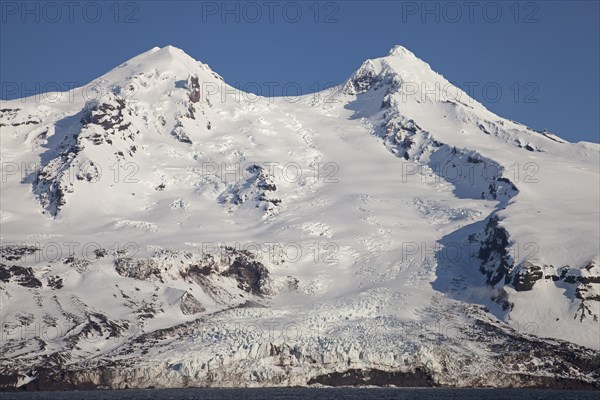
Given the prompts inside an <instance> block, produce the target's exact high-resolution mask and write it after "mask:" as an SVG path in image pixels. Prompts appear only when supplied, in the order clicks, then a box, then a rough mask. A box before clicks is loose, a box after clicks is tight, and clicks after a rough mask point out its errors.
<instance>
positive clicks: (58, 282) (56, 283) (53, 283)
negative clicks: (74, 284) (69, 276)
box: [48, 275, 64, 289]
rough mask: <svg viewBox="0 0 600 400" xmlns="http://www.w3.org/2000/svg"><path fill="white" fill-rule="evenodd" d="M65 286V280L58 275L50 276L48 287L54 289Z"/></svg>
mask: <svg viewBox="0 0 600 400" xmlns="http://www.w3.org/2000/svg"><path fill="white" fill-rule="evenodd" d="M63 286H64V284H63V280H62V278H61V277H59V276H58V275H57V276H51V277H48V287H51V288H52V289H62V287H63Z"/></svg>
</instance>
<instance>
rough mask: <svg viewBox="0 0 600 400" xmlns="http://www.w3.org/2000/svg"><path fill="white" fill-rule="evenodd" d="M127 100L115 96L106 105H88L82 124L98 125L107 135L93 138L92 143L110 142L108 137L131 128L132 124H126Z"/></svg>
mask: <svg viewBox="0 0 600 400" xmlns="http://www.w3.org/2000/svg"><path fill="white" fill-rule="evenodd" d="M124 110H125V100H124V99H122V98H120V97H118V96H116V95H114V96H111V98H110V99H109V100H107V101H106V102H104V103H101V104H97V103H89V104H87V105H86V109H85V111H84V114H83V117H82V118H81V123H82V124H83V125H84V126H85V125H88V124H94V125H98V126H100V127H102V128H103V130H104V132H105V135H104V137H102V136H95V137H93V138H91V141H92V143H94V144H96V145H98V144H101V143H103V142H104V140H105V139H106V140H107V142H108V143H112V141H109V139H110V138H109V136H108V135H114V134H115V133H116V132H117V131H124V130H126V129H127V128H129V127H130V126H131V123H130V122H125V115H124Z"/></svg>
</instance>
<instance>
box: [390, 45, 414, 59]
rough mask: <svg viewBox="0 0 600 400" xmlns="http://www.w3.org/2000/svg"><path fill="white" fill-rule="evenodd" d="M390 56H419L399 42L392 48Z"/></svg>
mask: <svg viewBox="0 0 600 400" xmlns="http://www.w3.org/2000/svg"><path fill="white" fill-rule="evenodd" d="M388 56H390V57H391V56H409V57H414V58H417V57H416V56H415V55H414V53H413V52H411V51H410V50H408V49H407V48H406V47H404V46H401V45H399V44H397V45H395V46H394V47H392V48H391V49H390V51H389V53H388Z"/></svg>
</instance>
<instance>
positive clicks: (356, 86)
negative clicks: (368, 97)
mask: <svg viewBox="0 0 600 400" xmlns="http://www.w3.org/2000/svg"><path fill="white" fill-rule="evenodd" d="M380 81H381V79H380V77H379V75H378V74H377V73H375V71H373V70H372V69H371V64H369V61H367V63H365V64H364V65H363V66H362V67H361V68H360V69H359V70H358V71H357V72H356V74H355V75H354V77H353V78H352V79H351V80H350V81H348V82H347V83H346V85H345V86H344V88H343V89H342V92H343V93H345V94H352V95H358V94H362V93H365V92H368V91H369V90H371V88H373V87H375V86H377V85H378V84H380Z"/></svg>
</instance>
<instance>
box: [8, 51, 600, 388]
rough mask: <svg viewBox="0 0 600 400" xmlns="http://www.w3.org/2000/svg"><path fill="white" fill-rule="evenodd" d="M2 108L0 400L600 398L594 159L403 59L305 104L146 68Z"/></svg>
mask: <svg viewBox="0 0 600 400" xmlns="http://www.w3.org/2000/svg"><path fill="white" fill-rule="evenodd" d="M57 99H58V100H57ZM0 108H1V110H0V111H1V114H0V124H1V125H0V126H1V130H2V132H1V136H0V138H1V140H2V142H1V146H0V157H1V159H2V194H1V195H0V203H1V204H0V218H1V220H0V221H1V226H2V229H1V238H0V239H1V240H2V244H3V247H2V264H1V265H0V268H1V269H0V288H1V291H0V317H1V318H2V326H3V337H2V342H0V346H2V356H0V372H1V373H2V376H3V377H4V382H7V383H5V384H4V386H8V387H12V386H22V385H28V387H30V388H45V387H69V388H82V387H90V386H91V387H113V388H116V387H150V386H164V387H177V386H199V385H215V386H223V385H253V386H265V385H307V384H318V383H324V384H340V382H341V383H348V382H349V381H344V380H343V379H341V378H340V375H339V374H341V373H346V375H347V378H345V379H350V382H353V383H366V382H368V380H369V379H375V380H374V381H372V382H375V381H377V379H379V378H381V376H380V375H377V374H383V375H382V376H383V377H384V378H383V379H384V381H385V382H387V383H393V384H397V385H402V384H406V385H429V384H437V385H449V386H486V385H487V386H509V385H513V386H545V385H554V386H561V385H562V386H570V385H571V386H572V385H589V384H592V383H593V382H597V380H598V369H597V363H598V360H597V357H596V354H597V353H596V352H595V351H597V350H598V349H600V332H599V330H600V327H599V323H598V315H599V314H600V308H599V307H600V287H599V285H600V267H599V266H598V256H599V253H600V251H599V249H598V243H599V242H600V241H599V236H600V233H599V227H600V212H599V208H598V204H599V197H600V194H599V176H600V171H599V168H600V158H599V157H600V154H599V150H600V146H599V145H598V144H593V143H574V144H572V143H567V142H566V141H564V140H562V139H560V138H558V137H556V136H555V135H552V134H549V133H547V132H537V131H533V130H531V129H529V128H527V127H525V126H523V125H521V124H519V123H517V122H514V121H509V120H506V119H503V118H501V117H499V116H497V115H494V114H493V113H491V112H490V111H488V110H486V109H485V108H484V107H483V106H482V105H481V104H479V103H477V102H476V101H475V100H473V99H471V98H470V97H468V96H467V94H466V93H464V92H462V91H461V90H460V89H458V88H456V87H454V86H452V85H451V84H450V83H449V82H448V81H447V80H446V79H445V78H444V77H442V76H441V75H439V74H437V73H435V72H434V71H432V70H431V68H430V67H429V66H428V65H427V64H426V63H425V62H423V61H421V60H419V59H418V58H417V57H415V56H414V55H413V54H412V53H411V52H409V51H408V50H406V49H404V48H403V47H401V46H397V47H395V48H393V49H392V50H391V51H390V53H389V54H388V55H387V56H386V57H382V58H378V59H374V60H367V61H366V62H365V63H364V64H363V65H362V66H361V67H360V68H359V69H358V70H357V71H356V72H355V73H354V74H353V75H352V76H351V77H350V78H349V79H348V80H347V81H346V82H345V83H344V84H342V85H340V86H339V87H337V88H334V89H332V90H329V91H326V92H321V93H316V94H311V95H306V96H302V97H296V98H266V97H256V96H254V95H250V94H248V93H243V92H240V91H238V90H236V89H234V88H232V87H230V86H228V85H227V84H226V83H225V82H224V81H223V79H222V78H221V77H220V76H219V75H217V74H216V73H214V72H213V71H211V70H210V68H209V67H208V66H207V65H205V64H202V63H200V62H197V61H195V60H193V59H192V58H191V57H189V56H188V55H186V54H185V53H184V52H183V51H182V50H179V49H177V48H174V47H171V46H167V47H164V48H154V49H152V50H150V51H148V52H146V53H143V54H141V55H139V56H137V57H134V58H133V59H131V60H129V61H127V62H126V63H124V64H122V65H120V66H118V67H117V68H115V69H114V70H112V71H110V72H108V73H107V74H105V75H103V76H101V77H100V78H98V79H96V80H95V81H94V82H92V83H90V84H88V85H86V86H85V87H83V88H77V89H74V90H73V91H71V92H69V93H60V94H54V95H46V96H42V97H41V98H40V97H30V98H26V99H19V100H13V101H7V102H3V104H2V106H1V107H0ZM473 359H476V360H477V362H476V363H473V362H472V360H473ZM474 364H475V365H477V367H473V365H474ZM595 366H596V367H595ZM356 371H362V372H360V373H359V372H356ZM59 373H60V374H62V375H61V378H60V379H58V378H57V376H58V375H57V374H59ZM336 374H338V375H336ZM361 374H362V375H361ZM348 376H349V377H350V378H348ZM590 382H592V383H590Z"/></svg>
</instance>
